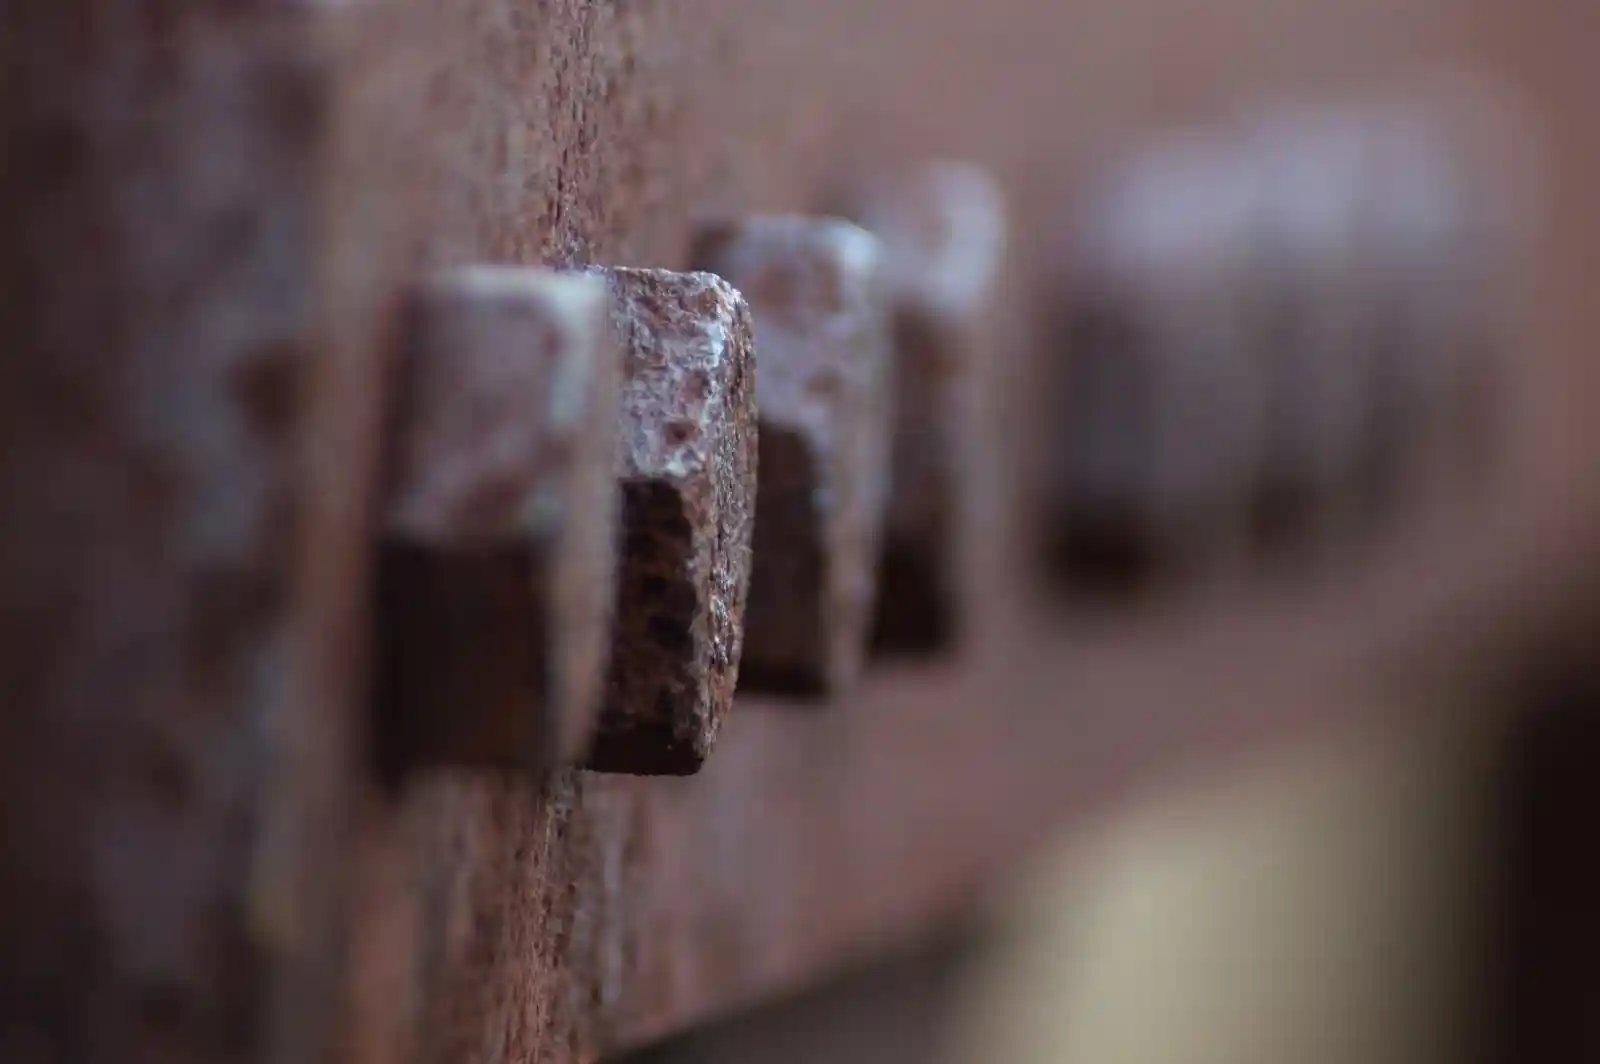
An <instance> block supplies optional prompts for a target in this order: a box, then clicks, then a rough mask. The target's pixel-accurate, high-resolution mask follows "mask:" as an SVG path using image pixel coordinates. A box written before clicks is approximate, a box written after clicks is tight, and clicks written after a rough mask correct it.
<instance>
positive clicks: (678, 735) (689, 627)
mask: <svg viewBox="0 0 1600 1064" xmlns="http://www.w3.org/2000/svg"><path fill="white" fill-rule="evenodd" d="M591 272H592V274H593V275H595V276H598V277H600V278H603V279H604V281H605V284H606V286H607V288H608V289H609V294H610V299H611V311H610V328H611V329H612V332H613V334H614V336H615V337H616V342H617V343H618V344H619V345H620V346H621V347H622V350H623V370H624V372H623V387H622V401H621V404H620V406H619V409H620V411H621V414H620V418H619V425H618V433H619V435H620V436H621V441H622V442H621V446H620V448H619V452H618V455H617V477H618V481H619V483H620V486H621V491H622V501H621V506H622V530H621V540H620V543H619V550H620V553H621V558H620V561H619V566H620V570H621V571H620V574H619V577H618V596H617V620H616V626H615V630H614V635H613V643H612V650H611V663H610V673H609V678H608V681H607V689H606V698H605V706H604V708H603V709H602V710H601V714H600V728H599V734H598V735H597V736H596V740H595V745H594V749H593V750H592V751H591V752H590V755H589V758H588V761H587V765H588V767H590V768H593V769H597V770H599V771H603V772H634V773H641V774H645V775H688V774H691V773H693V772H696V771H698V770H699V768H700V766H701V765H703V764H704V763H705V761H706V759H707V758H708V757H710V756H711V753H712V750H713V749H714V748H715V746H716V742H717V732H718V730H719V729H720V728H721V726H722V718H723V717H724V716H725V715H726V714H727V712H728V707H729V706H730V705H731V704H732V702H733V688H734V684H735V683H737V682H738V679H739V664H740V660H741V651H742V648H743V644H744V611H745V599H746V596H747V594H748V592H749V588H750V572H751V550H752V539H753V535H754V526H755V521H756V463H757V448H756V369H755V334H754V329H753V326H752V322H751V315H750V308H749V306H748V305H747V304H746V303H745V301H744V297H743V296H741V295H740V294H739V293H738V292H737V291H735V290H734V289H733V287H732V286H730V285H729V284H728V283H727V282H726V281H724V280H722V279H721V278H719V277H715V276H713V275H711V274H706V273H675V272H673V271H670V270H636V269H617V268H609V269H602V268H592V269H591Z"/></svg>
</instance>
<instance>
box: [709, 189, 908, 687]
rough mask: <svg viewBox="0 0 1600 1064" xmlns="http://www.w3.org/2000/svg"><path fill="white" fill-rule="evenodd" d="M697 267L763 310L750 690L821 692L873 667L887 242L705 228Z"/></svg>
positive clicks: (886, 425) (822, 232) (747, 671)
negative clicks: (867, 661)
mask: <svg viewBox="0 0 1600 1064" xmlns="http://www.w3.org/2000/svg"><path fill="white" fill-rule="evenodd" d="M696 263H697V265H700V266H702V267H703V268H705V269H709V270H713V271H715V272H716V273H718V274H720V275H722V276H723V277H726V278H727V279H728V280H729V281H730V282H731V283H733V284H734V285H736V286H737V287H738V288H739V290H740V291H742V292H743V293H744V294H745V296H746V298H748V299H749V300H750V306H751V310H752V312H753V313H754V315H755V322H756V339H757V343H758V345H759V353H758V355H757V359H756V367H757V379H758V385H757V389H758V394H759V396H760V401H761V495H760V502H759V505H758V507H757V515H756V532H755V564H754V569H753V571H752V575H751V580H750V609H749V616H748V619H747V624H746V647H745V660H744V666H743V671H744V682H745V686H746V687H747V688H749V689H753V690H765V691H770V692H774V693H780V694H785V695H797V696H802V697H816V696H827V695H833V694H837V693H839V692H841V691H843V690H846V689H848V688H849V687H850V686H851V685H852V684H853V683H854V681H855V680H856V678H857V676H858V674H859V673H860V671H861V664H862V660H863V658H864V656H865V647H866V643H867V638H868V632H869V625H870V621H871V617H872V610H873V604H874V601H875V597H876V586H877V584H876V579H877V578H876V571H877V562H878V551H879V544H880V541H881V530H882V525H883V515H884V510H885V507H886V504H887V501H888V494H889V478H890V443H891V435H892V430H893V362H892V352H891V350H890V344H889V329H888V314H887V307H888V300H887V286H886V282H885V275H884V259H883V253H882V247H881V244H880V242H879V241H878V239H877V238H876V237H874V236H872V235H871V234H870V233H868V232H867V231H866V230H864V229H861V228H859V227H858V226H856V225H853V224H851V223H849V222H846V221H843V220H839V219H834V218H817V217H807V216H799V215H783V216H762V217H754V218H749V219H745V220H743V221H741V222H737V223H733V224H727V225H721V226H715V227H711V228H708V229H706V230H705V231H704V232H702V233H701V235H700V239H699V241H698V245H697V249H696Z"/></svg>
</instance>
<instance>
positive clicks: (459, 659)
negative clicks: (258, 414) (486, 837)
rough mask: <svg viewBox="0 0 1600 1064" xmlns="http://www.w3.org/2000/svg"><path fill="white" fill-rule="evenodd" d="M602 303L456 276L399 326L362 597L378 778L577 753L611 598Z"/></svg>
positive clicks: (556, 290) (572, 293)
mask: <svg viewBox="0 0 1600 1064" xmlns="http://www.w3.org/2000/svg"><path fill="white" fill-rule="evenodd" d="M606 300H607V293H606V289H605V285H604V284H603V283H601V282H600V281H599V280H598V279H595V278H589V277H582V276H576V275H563V274H558V273H553V272H549V271H543V270H535V269H526V268H505V267H501V268H494V267H482V266H480V267H468V268H463V269H460V270H457V271H453V272H451V273H449V274H447V275H444V276H443V277H441V278H440V279H438V280H436V281H434V282H432V283H430V284H428V285H426V286H424V287H423V289H422V291H420V292H419V293H418V294H417V296H416V297H415V298H414V300H413V301H412V303H411V305H410V307H409V308H408V313H407V314H406V315H405V317H404V318H403V324H402V330H403V336H402V341H403V343H404V345H405V348H404V354H403V357H402V359H401V364H400V366H399V367H398V376H399V384H398V393H399V394H398V397H397V402H396V407H395V410H394V415H393V419H392V422H391V431H392V432H393V433H394V434H395V442H394V444H393V449H394V466H393V469H392V470H391V471H390V473H389V485H388V496H387V499H386V503H385V514H384V522H385V528H384V531H385V541H384V545H383V548H382V553H381V555H380V558H379V569H378V574H377V581H378V590H377V603H376V607H375V609H376V613H377V616H376V620H377V623H378V632H379V641H378V646H377V648H376V653H377V661H376V663H375V668H376V669H377V679H376V682H377V694H376V713H377V720H376V729H377V730H376V735H375V742H376V743H377V754H378V757H379V761H380V767H381V769H382V770H383V771H384V773H385V775H387V776H391V777H392V776H394V775H396V774H398V773H399V772H401V771H403V770H405V769H406V768H409V767H413V766H417V765H427V764H434V765H437V764H452V763H454V764H469V765H472V764H476V765H488V766H496V767H504V768H522V769H536V768H542V767H548V766H549V765H552V764H561V763H567V762H572V761H576V760H581V759H582V758H583V757H584V756H585V754H586V753H587V751H588V746H589V739H590V735H591V733H592V731H593V726H594V719H595V715H596V713H597V711H598V705H599V701H600V694H601V685H602V682H603V680H604V676H605V664H606V660H607V651H608V647H609V645H610V640H611V610H612V600H613V595H614V591H613V587H614V584H613V576H612V574H613V565H614V562H613V557H614V553H613V547H612V544H613V540H614V532H613V529H614V524H615V510H616V504H615V498H616V492H615V487H614V484H613V480H612V466H613V463H614V461H615V455H616V450H617V448H616V440H617V419H616V411H617V403H618V396H619V384H618V377H619V370H620V366H619V361H620V360H619V352H618V348H617V346H616V344H615V343H614V341H613V339H612V336H611V334H610V332H609V330H608V328H607V322H606V317H605V308H606Z"/></svg>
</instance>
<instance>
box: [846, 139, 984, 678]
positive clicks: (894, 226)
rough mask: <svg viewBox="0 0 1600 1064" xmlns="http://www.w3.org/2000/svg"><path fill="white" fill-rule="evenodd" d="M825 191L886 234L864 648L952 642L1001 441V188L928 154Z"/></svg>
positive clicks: (973, 583) (970, 592) (972, 169)
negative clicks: (877, 503) (870, 599)
mask: <svg viewBox="0 0 1600 1064" xmlns="http://www.w3.org/2000/svg"><path fill="white" fill-rule="evenodd" d="M829 198H830V199H832V200H834V201H836V203H837V205H838V209H839V210H840V212H841V213H842V214H843V215H844V216H845V217H849V218H852V219H854V220H855V221H856V222H858V223H860V224H861V225H863V226H864V227H866V228H867V229H868V230H870V231H871V232H873V233H874V234H876V235H877V236H878V238H879V240H880V241H881V242H882V244H883V248H884V258H885V274H886V279H887V286H888V289H889V299H890V316H891V321H892V343H893V347H894V360H895V366H894V382H895V396H894V404H893V405H894V443H893V452H892V466H891V470H892V474H891V483H890V495H889V502H888V510H887V513H886V514H885V518H884V531H883V548H882V550H881V552H880V554H879V559H878V596H877V603H876V610H875V613H874V617H873V628H872V649H873V652H874V653H876V654H879V655H884V656H895V655H920V656H927V655H930V654H937V653H951V652H954V651H955V650H957V649H958V648H959V645H960V643H961V642H962V636H963V634H964V631H965V629H966V628H967V627H968V626H969V625H970V623H971V614H972V612H973V603H974V600H976V599H977V598H978V597H979V596H981V594H982V582H981V580H980V579H979V578H978V574H977V572H976V569H977V567H976V566H974V565H973V564H972V551H971V543H972V541H973V539H974V538H976V537H979V536H982V535H983V534H984V522H983V519H982V518H983V514H982V512H981V509H980V507H981V497H982V496H981V486H982V484H983V482H984V480H985V479H986V478H987V477H988V476H989V475H990V474H989V471H990V470H991V469H993V468H994V466H995V464H996V449H995V442H994V439H993V432H992V427H989V426H985V425H984V423H983V421H982V419H981V417H980V414H979V403H978V395H979V389H978V382H979V379H980V376H981V374H982V367H983V364H984V363H985V362H986V361H988V360H990V359H991V358H992V354H993V352H992V351H991V350H990V348H991V347H992V345H993V336H994V331H993V325H994V322H993V314H994V299H995V290H996V288H997V286H998V284H999V280H1000V276H999V273H1000V268H1001V262H1002V259H1003V257H1004V254H1005V247H1006V241H1007V234H1006V225H1007V218H1006V205H1005V195H1004V193H1003V191H1002V190H1001V189H1000V187H999V185H998V183H997V182H996V181H995V180H994V178H993V177H992V176H991V175H990V174H989V173H987V172H986V171H985V170H984V169H983V168H981V167H978V166H974V165H971V164H963V163H956V162H937V163H932V164H923V165H919V166H902V167H900V168H899V169H898V170H897V171H895V172H891V173H887V174H877V175H872V176H871V177H866V178H862V177H858V178H857V179H856V182H855V184H854V185H853V186H851V187H849V188H844V189H839V190H837V192H835V193H834V194H833V195H832V196H831V197H829Z"/></svg>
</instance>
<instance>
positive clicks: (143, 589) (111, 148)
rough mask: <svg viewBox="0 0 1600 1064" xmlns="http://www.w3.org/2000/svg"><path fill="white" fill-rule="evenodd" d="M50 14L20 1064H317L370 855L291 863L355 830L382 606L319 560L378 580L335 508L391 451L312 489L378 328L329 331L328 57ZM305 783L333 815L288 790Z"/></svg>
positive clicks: (217, 28)
mask: <svg viewBox="0 0 1600 1064" xmlns="http://www.w3.org/2000/svg"><path fill="white" fill-rule="evenodd" d="M20 7H21V10H18V5H8V7H7V13H6V15H5V21H6V30H5V33H4V35H3V36H4V38H5V44H4V46H0V51H3V52H4V56H3V62H4V69H5V70H6V72H7V84H8V86H9V87H8V89H7V92H6V94H5V95H6V100H5V103H4V104H0V141H3V143H4V151H5V164H4V166H3V167H0V170H3V171H4V175H5V176H4V178H3V179H0V184H3V195H4V200H5V202H6V204H7V212H8V216H9V217H10V219H11V220H10V221H9V222H8V224H7V226H6V227H5V231H4V237H3V239H0V278H3V280H4V284H5V288H6V291H7V292H8V293H9V294H8V296H7V297H6V298H5V299H4V300H0V302H3V303H4V305H5V310H4V311H3V312H0V313H3V321H0V331H3V334H4V345H5V349H6V355H5V358H4V359H3V360H0V361H3V362H4V363H5V368H4V370H3V371H0V373H3V376H4V378H5V379H4V381H3V382H0V392H3V393H4V394H5V396H6V399H5V400H3V401H0V402H3V405H4V407H5V409H4V410H3V412H0V422H3V423H4V425H5V428H4V429H3V430H0V434H3V439H0V483H3V488H0V498H3V503H0V505H3V507H4V515H3V517H0V526H3V527H4V528H5V530H6V531H5V533H4V541H3V544H0V585H3V587H4V589H5V590H4V597H5V606H4V609H3V610H0V615H3V617H4V620H3V622H0V625H3V631H0V644H3V647H4V649H3V650H0V658H3V669H0V672H3V675H0V690H3V695H0V701H3V702H4V704H5V709H4V711H3V712H0V717H3V719H4V725H3V727H4V731H5V734H4V735H3V736H0V748H3V751H4V752H3V753H0V762H3V763H0V781H3V782H0V810H3V814H0V815H3V817H4V828H3V832H0V876H3V887H0V910H3V913H0V920H3V921H4V923H3V927H0V956H3V958H4V960H3V961H0V1056H4V1057H5V1058H6V1059H7V1060H16V1061H33V1060H62V1059H73V1060H126V1061H173V1060H184V1061H225V1060H237V1059H240V1058H241V1057H242V1056H244V1055H246V1054H247V1053H248V1054H251V1055H253V1056H255V1057H256V1058H257V1059H263V1058H265V1057H267V1056H268V1055H269V1054H271V1053H274V1052H276V1053H281V1054H283V1055H284V1056H287V1057H291V1058H292V1057H294V1056H297V1055H301V1053H302V1051H304V1050H308V1049H310V1048H311V1046H312V1045H314V1044H315V1039H316V1038H317V1032H318V1030H320V1029H322V1028H323V1027H324V1026H325V1023H326V1021H327V1020H328V1018H329V1006H330V1005H331V1004H332V1003H333V1002H335V1001H336V1000H337V997H338V988H339V987H338V983H337V981H336V980H337V975H336V971H335V969H334V967H333V964H332V958H333V954H334V953H335V951H336V947H337V942H336V935H335V933H336V930H337V923H336V908H337V897H336V895H337V889H338V883H339V881H340V878H341V875H342V871H341V869H340V868H338V867H332V868H330V867H327V865H326V864H325V863H323V866H322V867H320V868H319V869H318V871H317V873H316V875H315V876H314V877H313V876H305V875H302V874H301V873H302V872H303V871H304V868H303V866H300V865H298V864H297V863H296V862H297V861H298V860H299V858H300V857H301V856H302V855H312V856H313V857H316V856H318V855H320V856H326V853H327V850H326V849H325V848H326V847H331V846H335V845H337V844H339V843H340V842H341V841H342V838H341V835H342V826H343V824H342V820H341V817H340V805H339V802H338V801H337V795H338V792H339V786H340V779H341V776H340V774H341V772H342V771H343V769H344V766H343V765H342V764H341V761H342V759H343V756H344V754H345V753H346V751H347V746H346V743H345V739H344V732H343V727H342V724H341V722H342V721H343V720H344V719H345V706H346V702H345V695H346V693H347V689H348V684H349V683H350V682H351V681H352V679H353V676H354V670H353V664H354V663H353V662H349V661H348V660H345V661H341V660H340V659H341V658H344V659H348V657H349V655H348V651H349V649H350V647H351V645H352V641H353V640H354V637H355V635H356V628H357V620H356V610H357V606H358V598H357V596H356V594H355V590H356V587H357V584H356V583H355V582H353V580H352V579H351V576H344V575H341V576H340V577H339V578H338V579H337V580H336V581H334V582H333V583H330V584H328V585H325V586H321V587H318V588H316V589H314V590H313V589H311V588H310V587H308V586H307V585H306V583H305V582H304V581H303V580H302V577H303V576H304V573H303V571H302V568H301V566H302V563H303V561H304V559H305V557H306V556H307V555H308V554H309V553H312V552H315V553H318V554H320V555H322V556H323V557H324V558H326V559H327V560H328V561H330V562H333V563H334V564H335V565H336V566H337V567H338V568H339V569H341V570H349V569H350V568H351V566H350V561H351V560H352V548H354V547H355V537H356V536H357V535H359V530H358V529H357V528H355V527H354V526H353V525H352V524H351V523H350V522H348V521H344V520H342V519H341V518H340V517H339V516H338V514H337V513H336V510H337V504H336V505H335V506H330V505H329V503H328V500H329V498H330V493H331V495H332V496H337V497H339V498H342V499H352V500H360V499H362V498H364V497H365V493H366V482H367V477H368V474H369V470H370V468H371V467H370V463H369V462H368V461H367V460H366V452H365V451H364V448H363V446H362V445H361V443H360V441H359V440H358V441H356V443H355V445H354V446H352V447H350V448H349V449H347V450H346V451H345V452H344V454H343V462H342V464H341V465H340V466H339V467H338V468H336V469H326V470H323V471H321V472H319V473H318V474H317V475H316V476H312V475H310V474H309V473H308V470H307V469H306V468H305V466H304V464H303V461H304V457H305V455H304V453H303V452H302V450H301V447H302V446H303V445H306V444H308V443H309V441H315V440H323V439H326V436H327V433H328V431H329V426H328V423H327V422H326V421H325V420H324V419H323V418H322V417H321V414H320V412H319V411H320V410H321V409H322V407H321V404H322V403H323V402H324V401H325V400H326V399H328V398H329V390H330V384H329V377H330V376H340V375H342V376H343V377H344V378H345V379H346V380H349V381H353V382H355V383H356V385H357V387H356V388H355V389H353V390H352V391H346V392H345V393H344V394H343V395H342V396H340V397H339V398H340V399H341V400H342V402H341V404H340V405H341V406H342V407H343V409H342V411H341V413H340V417H341V418H342V419H343V420H344V423H345V424H347V425H354V426H360V425H362V424H363V423H364V422H365V419H366V416H367V412H368V411H369V410H370V409H371V406H370V400H369V399H368V398H367V397H368V396H372V395H375V394H376V388H375V385H376V383H377V382H376V375H375V374H374V373H373V372H372V367H371V364H370V363H369V362H368V361H366V352H365V351H364V350H363V349H362V348H361V347H360V345H351V346H349V347H347V348H342V349H340V350H339V351H337V352H322V351H321V350H320V349H319V347H318V344H317V335H316V316H317V313H318V310H319V302H318V298H317V291H316V288H315V281H316V277H315V275H314V272H313V269H312V267H313V263H314V261H315V259H316V251H317V246H318V243H319V240H320V231H321V227H320V222H321V219H320V211H319V194H318V186H319V181H320V175H321V173H322V167H323V166H324V165H325V164H326V162H327V160H328V130H329V125H330V122H331V120H332V117H333V108H332V106H331V99H330V85H331V80H332V78H331V71H330V68H329V66H328V63H327V61H326V60H327V57H326V56H325V55H323V54H322V53H320V52H319V50H318V49H317V48H316V47H315V36H314V33H313V30H314V25H313V23H312V20H311V19H310V18H309V16H307V15H305V14H304V13H303V12H289V11H283V10H278V9H276V8H272V7H269V6H268V5H261V4H243V5H238V4H227V5H224V4H211V3H197V4H192V5H187V6H186V7H185V9H184V10H183V11H181V12H175V11H171V10H169V9H170V5H166V4H152V3H134V4H126V5H107V4H100V3H92V2H69V3H62V4H51V5H20ZM113 7H114V8H115V10H114V11H113V10H112V8H113ZM158 16H160V17H158ZM169 16H170V17H169ZM336 367H337V368H336ZM351 575H352V576H353V575H354V574H353V573H352V574H351ZM310 633H315V639H316V640H318V641H320V642H313V641H312V640H311V639H308V638H307V636H308V634H310ZM285 780H287V781H289V782H290V785H291V786H292V787H293V788H294V791H295V793H296V795H297V796H298V800H299V801H302V802H304V803H308V804H309V805H310V806H313V807H315V808H316V810H317V818H316V819H315V821H314V822H313V821H310V820H306V819H302V818H300V817H299V816H298V815H297V813H296V811H295V810H290V809H287V808H286V807H281V806H279V805H277V804H276V799H275V795H276V794H277V793H279V792H278V788H279V786H280V784H281V783H282V782H283V781H285ZM280 814H281V815H280Z"/></svg>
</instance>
